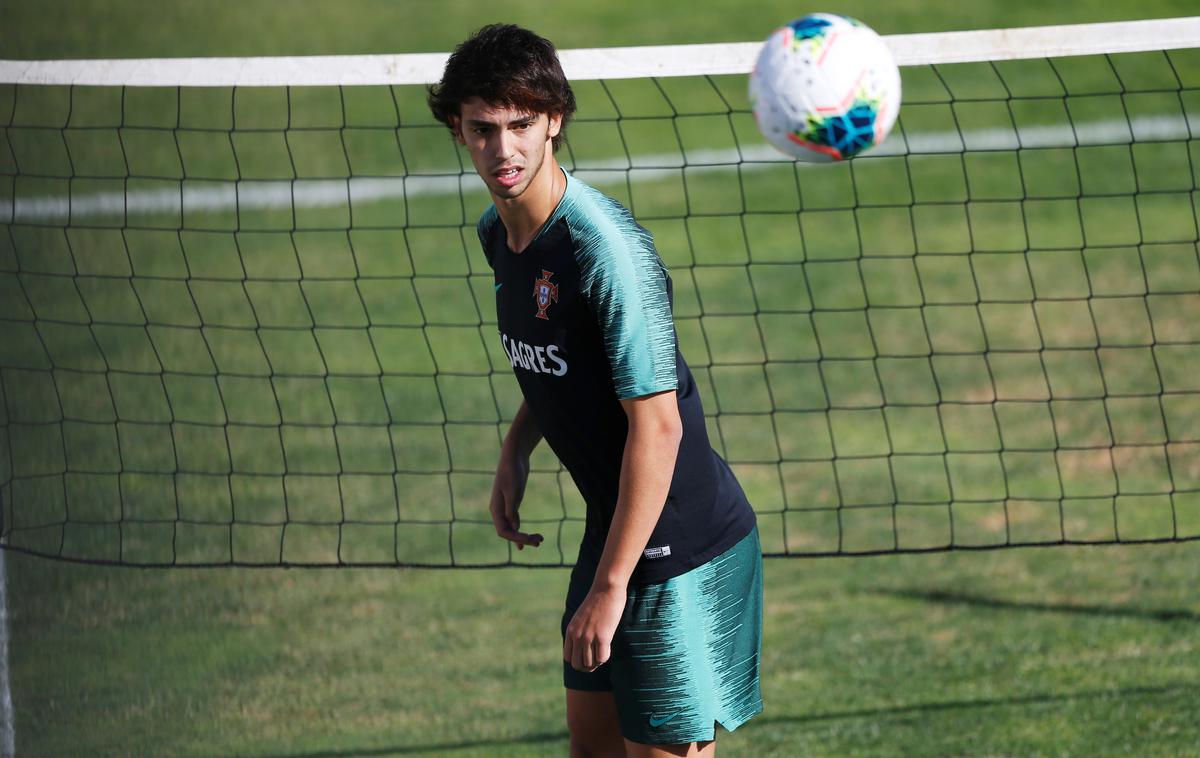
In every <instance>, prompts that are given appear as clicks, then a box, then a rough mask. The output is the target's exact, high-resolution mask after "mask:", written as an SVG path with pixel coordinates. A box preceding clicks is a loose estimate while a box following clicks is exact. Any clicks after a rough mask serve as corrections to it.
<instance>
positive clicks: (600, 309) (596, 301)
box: [576, 196, 678, 400]
mask: <svg viewBox="0 0 1200 758" xmlns="http://www.w3.org/2000/svg"><path fill="white" fill-rule="evenodd" d="M601 198H603V196H601ZM603 200H606V201H608V202H607V204H606V205H601V206H599V207H598V208H597V209H596V210H597V211H598V214H589V215H588V216H587V219H588V223H587V225H586V226H582V227H581V228H579V229H578V230H576V231H578V232H579V234H580V239H578V240H576V243H577V248H576V254H577V256H578V260H579V264H580V289H581V291H582V293H583V296H584V298H585V299H586V301H587V303H588V306H589V307H590V308H591V310H592V312H593V313H594V314H595V317H596V320H597V322H598V325H599V327H600V332H601V334H602V335H603V340H604V349H605V353H606V354H607V356H608V359H609V363H610V364H611V366H612V373H613V376H612V379H613V385H614V387H615V388H616V392H617V397H618V398H620V399H622V400H624V399H627V398H632V397H642V396H643V395H650V394H653V393H655V392H662V391H664V390H673V389H677V387H678V378H677V376H676V373H675V325H674V322H673V321H672V320H671V301H670V297H669V294H668V290H667V286H668V285H667V272H666V269H665V268H664V267H663V265H662V261H661V260H660V259H659V257H658V253H657V251H655V249H654V243H653V240H652V239H651V237H650V233H649V232H647V231H646V230H645V229H643V228H641V227H640V226H638V225H637V224H636V223H634V221H633V219H632V218H630V217H629V215H628V211H625V209H624V208H622V207H621V206H620V205H618V204H616V203H615V202H613V201H609V200H608V199H607V198H603Z"/></svg>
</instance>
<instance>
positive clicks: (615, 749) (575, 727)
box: [567, 714, 625, 758]
mask: <svg viewBox="0 0 1200 758" xmlns="http://www.w3.org/2000/svg"><path fill="white" fill-rule="evenodd" d="M613 721H614V722H615V719H614V720H613ZM567 730H568V731H569V732H570V734H571V758H625V738H624V737H623V736H621V730H620V729H619V728H618V727H617V724H616V723H610V722H608V720H607V719H594V718H579V717H576V718H571V717H570V714H569V715H568V718H567Z"/></svg>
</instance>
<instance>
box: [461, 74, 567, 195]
mask: <svg viewBox="0 0 1200 758" xmlns="http://www.w3.org/2000/svg"><path fill="white" fill-rule="evenodd" d="M561 128H562V117H560V116H548V115H546V114H545V113H538V114H533V113H528V112H526V111H524V110H520V109H517V108H510V107H507V106H492V105H488V104H487V103H485V102H484V101H483V100H481V99H480V98H478V97H473V98H471V99H470V100H467V101H465V102H463V104H462V109H461V111H460V115H459V117H458V119H457V121H456V123H455V134H456V136H457V138H458V141H459V143H460V144H463V145H466V147H467V150H468V151H469V152H470V153H471V162H472V163H474V164H475V170H476V171H477V172H479V176H480V177H481V178H482V179H483V181H484V183H485V184H486V185H487V188H488V189H489V190H491V192H492V194H493V195H495V196H496V197H497V198H502V199H513V198H517V197H520V196H521V193H523V192H524V191H525V190H526V189H528V188H529V186H530V184H532V183H534V181H535V180H536V179H538V177H539V175H540V174H541V171H542V166H543V164H544V163H545V162H546V158H547V157H549V156H552V155H553V154H554V150H553V146H552V143H551V138H552V137H554V136H556V135H557V134H558V132H559V130H560V129H561Z"/></svg>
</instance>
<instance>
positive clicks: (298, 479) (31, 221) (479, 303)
mask: <svg viewBox="0 0 1200 758" xmlns="http://www.w3.org/2000/svg"><path fill="white" fill-rule="evenodd" d="M904 79H905V81H904V85H905V105H904V108H903V110H902V112H901V115H900V121H899V124H898V125H897V127H896V129H895V131H894V133H893V135H892V137H891V138H890V139H889V140H888V141H887V143H885V144H884V145H883V146H881V147H879V148H876V149H875V150H874V151H873V152H871V153H868V154H867V155H865V156H862V157H860V158H857V159H854V160H852V161H850V162H847V163H844V164H839V165H826V166H805V165H797V164H794V163H792V162H790V161H787V160H785V159H783V158H782V157H781V156H779V155H778V154H776V153H774V152H773V151H772V150H771V149H770V148H769V147H767V146H766V145H765V143H764V141H763V140H762V139H761V137H759V136H758V134H757V132H756V130H755V127H754V123H753V119H752V117H751V115H750V113H749V109H748V106H747V103H746V98H745V78H744V77H709V78H685V79H662V80H649V79H643V80H614V81H582V82H578V83H577V85H576V88H577V94H578V96H579V100H580V103H581V111H580V113H579V117H578V119H577V121H576V122H575V123H574V124H573V125H572V126H571V129H570V132H569V135H568V137H569V142H568V144H567V145H566V146H565V148H564V149H563V150H562V151H561V152H560V156H559V157H560V160H561V161H562V162H563V163H564V164H565V165H566V166H567V168H568V169H570V170H572V171H573V172H574V173H575V175H576V176H578V177H579V178H581V179H583V180H584V181H586V182H589V183H591V184H593V185H595V186H597V187H598V188H599V189H601V190H602V191H604V192H606V193H607V194H610V195H612V196H614V197H616V198H617V199H619V200H620V201H621V202H623V203H625V204H626V205H627V206H628V207H630V208H631V209H632V210H633V211H634V213H635V215H636V216H637V217H638V220H639V221H640V222H641V223H642V224H643V225H644V226H646V227H647V228H649V229H650V230H651V231H652V232H653V233H654V235H655V240H656V243H657V245H658V249H659V252H660V254H661V255H662V257H663V259H664V261H665V262H666V263H667V265H668V267H669V268H670V270H671V272H672V276H673V278H674V281H675V288H676V311H675V316H676V326H677V330H678V334H679V340H680V345H681V348H682V350H683V353H684V355H685V357H686V358H687V359H688V361H689V363H690V364H691V366H692V368H693V371H694V373H695V375H696V377H697V379H698V381H699V382H700V384H701V390H702V394H703V398H704V402H705V407H706V410H707V412H708V413H709V418H708V420H709V424H710V432H711V437H712V440H713V444H714V445H715V446H717V448H718V450H719V451H720V452H721V453H722V454H723V455H724V456H725V457H726V458H727V459H728V460H729V461H730V462H731V464H732V465H733V467H734V469H735V471H736V472H737V474H738V476H739V479H740V480H741V482H742V484H743V486H744V487H745V489H746V491H747V493H748V495H749V496H750V499H751V501H752V503H753V504H754V506H755V508H756V510H757V511H758V514H759V526H760V530H761V532H762V536H763V546H764V551H765V552H766V553H767V554H769V555H828V554H863V553H881V552H884V553H886V552H898V551H924V550H944V549H958V548H997V547H1006V546H1015V545H1045V544H1067V543H1115V542H1158V541H1178V540H1189V539H1197V538H1200V426H1198V422H1200V257H1198V255H1197V239H1198V237H1197V177H1198V175H1200V168H1198V166H1200V140H1198V139H1197V131H1198V129H1200V56H1198V55H1197V54H1196V52H1195V51H1178V52H1175V51H1173V52H1170V53H1162V52H1159V53H1147V54H1134V55H1112V56H1100V57H1088V58H1073V59H1058V60H1037V61H1019V62H998V63H992V64H962V65H955V66H936V67H912V68H908V69H906V70H905V71H904ZM0 124H2V125H3V134H4V138H3V140H0V225H2V227H3V228H2V230H0V330H2V331H0V393H2V396H3V402H0V498H2V507H0V513H2V516H3V528H2V536H3V546H4V547H7V548H9V549H14V550H21V551H26V552H32V553H36V554H39V555H45V556H50V557H55V558H62V559H71V560H83V561H91V562H102V563H123V564H134V565H230V564H233V565H279V564H281V563H282V564H289V565H322V566H325V565H397V564H399V565H425V566H472V565H504V564H511V563H520V564H523V565H524V564H529V565H555V566H557V565H564V564H569V563H570V562H572V561H573V559H574V555H575V549H576V546H577V544H578V541H579V537H580V534H581V532H582V525H583V514H584V505H583V503H582V502H581V500H580V498H579V496H578V493H577V492H576V491H575V489H574V485H573V484H572V483H571V481H570V478H569V476H567V475H566V474H565V473H564V472H563V471H561V469H560V468H559V466H558V464H557V461H556V460H555V459H554V458H553V455H552V454H551V453H550V452H549V451H548V450H546V449H545V446H542V447H541V448H539V450H538V452H537V453H536V455H535V459H534V469H535V470H534V473H533V475H532V477H531V480H530V483H529V487H528V490H527V495H526V502H525V505H524V507H523V509H522V520H523V524H524V526H525V527H527V528H528V530H530V531H540V532H543V533H544V534H546V536H547V542H546V543H545V544H543V546H542V547H541V548H539V549H538V550H528V551H523V552H519V553H518V552H515V551H512V550H511V549H510V548H509V547H508V544H507V543H505V542H503V541H501V540H500V539H499V538H497V537H496V536H495V534H494V531H493V528H492V526H491V520H490V518H489V517H488V514H487V501H488V493H489V491H490V485H491V473H492V471H493V467H494V465H495V461H496V457H497V454H498V450H499V441H500V439H501V436H502V434H503V432H504V430H505V429H506V427H507V422H508V419H510V418H511V415H512V413H513V412H515V410H516V408H517V406H518V404H519V392H518V390H517V388H516V384H515V381H514V380H513V378H512V375H511V367H510V366H509V363H508V361H507V359H506V358H505V356H504V354H503V352H502V348H501V345H500V342H499V339H498V337H497V335H496V329H495V314H494V297H493V294H492V289H491V286H490V285H491V275H490V271H489V270H488V269H487V265H486V263H485V261H484V259H483V256H482V254H481V253H480V251H479V250H478V242H477V240H476V237H475V230H474V223H475V220H476V218H477V217H478V215H479V214H480V213H481V212H482V210H483V209H484V208H485V207H486V205H487V203H488V202H489V200H488V198H487V196H486V193H485V192H484V191H483V188H482V185H481V183H480V182H479V181H478V179H477V178H476V177H475V175H474V173H473V172H472V170H471V168H470V163H469V161H467V160H465V158H464V155H463V154H462V153H460V152H459V151H458V149H457V148H456V147H455V146H454V144H453V143H452V142H451V140H450V139H449V136H448V134H447V133H446V131H445V129H444V128H443V127H441V126H440V125H437V124H436V123H434V122H433V121H432V120H431V118H430V117H429V115H428V113H427V112H426V109H425V106H424V101H423V90H422V89H421V88H419V87H393V88H387V87H341V88H337V87H333V88H301V87H291V88H264V89H254V88H236V89H230V88H212V89H191V88H163V89H147V88H133V87H128V88H121V87H34V86H12V85H6V86H0Z"/></svg>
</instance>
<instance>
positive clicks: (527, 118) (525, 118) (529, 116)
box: [466, 113, 537, 126]
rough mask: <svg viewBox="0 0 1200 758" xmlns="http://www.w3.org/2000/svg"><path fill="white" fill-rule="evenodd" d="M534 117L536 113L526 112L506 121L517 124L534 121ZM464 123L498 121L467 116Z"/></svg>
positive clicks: (488, 123)
mask: <svg viewBox="0 0 1200 758" xmlns="http://www.w3.org/2000/svg"><path fill="white" fill-rule="evenodd" d="M536 119H537V114H536V113H527V114H525V115H524V116H517V117H516V118H514V119H510V120H509V121H508V123H509V124H519V123H522V122H524V121H534V120H536ZM466 123H467V124H468V125H469V126H493V125H495V124H497V123H499V122H498V121H484V120H482V119H477V118H469V119H467V121H466Z"/></svg>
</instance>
